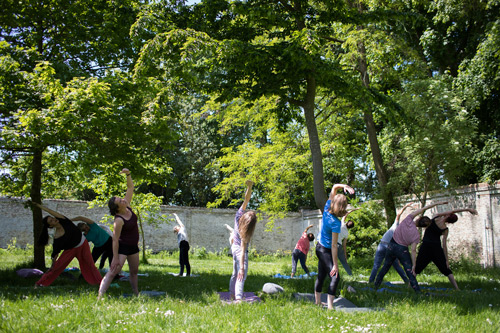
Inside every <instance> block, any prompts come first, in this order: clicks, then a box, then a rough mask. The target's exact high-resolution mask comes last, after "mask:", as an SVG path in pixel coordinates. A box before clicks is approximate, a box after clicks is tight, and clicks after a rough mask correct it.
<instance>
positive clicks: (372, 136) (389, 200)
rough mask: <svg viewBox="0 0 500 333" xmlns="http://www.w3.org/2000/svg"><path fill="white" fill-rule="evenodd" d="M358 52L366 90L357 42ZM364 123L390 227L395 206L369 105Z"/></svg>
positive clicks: (363, 58)
mask: <svg viewBox="0 0 500 333" xmlns="http://www.w3.org/2000/svg"><path fill="white" fill-rule="evenodd" d="M358 51H359V54H360V57H359V59H358V70H359V72H360V74H361V81H362V82H363V85H364V86H365V87H366V88H369V87H370V76H369V74H368V64H367V63H366V49H365V44H364V43H363V42H362V41H360V42H358ZM363 118H364V121H365V125H366V132H367V134H368V139H369V141H370V149H371V151H372V157H373V163H374V164H375V172H376V174H377V179H378V182H379V184H380V189H381V192H382V199H383V201H384V208H385V216H386V219H387V226H388V227H390V226H391V225H392V223H393V222H394V219H395V218H396V204H395V202H394V195H393V193H392V191H391V190H390V189H389V188H388V186H387V183H388V177H387V171H386V170H385V166H384V161H383V160H382V154H381V153H380V146H379V144H378V139H377V130H376V128H375V122H374V121H373V113H372V107H371V105H368V106H367V107H366V108H365V110H364V117H363Z"/></svg>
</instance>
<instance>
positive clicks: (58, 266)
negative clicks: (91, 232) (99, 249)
mask: <svg viewBox="0 0 500 333" xmlns="http://www.w3.org/2000/svg"><path fill="white" fill-rule="evenodd" d="M75 257H76V259H78V262H79V263H80V270H81V271H82V275H83V278H84V279H85V281H87V282H88V283H89V284H93V285H99V284H100V283H101V280H102V277H101V273H99V271H98V270H97V268H96V267H95V264H94V260H93V259H92V254H91V253H90V246H89V243H88V242H87V240H85V241H84V242H83V244H82V245H80V246H79V247H75V248H72V249H69V250H64V251H63V253H62V254H61V256H60V257H59V258H57V260H56V262H55V263H54V266H53V267H52V268H51V269H50V270H48V271H47V272H46V273H45V274H43V275H42V277H41V278H40V280H38V281H37V282H36V285H38V286H44V287H47V286H50V285H51V284H52V282H54V280H55V279H56V278H57V277H58V276H59V275H60V274H61V273H62V272H63V271H64V269H65V268H66V267H68V265H69V263H70V262H71V260H73V258H75Z"/></svg>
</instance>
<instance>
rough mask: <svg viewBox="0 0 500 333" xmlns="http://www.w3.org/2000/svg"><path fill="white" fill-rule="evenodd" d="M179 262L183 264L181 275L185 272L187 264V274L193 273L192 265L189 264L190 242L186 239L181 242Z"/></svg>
mask: <svg viewBox="0 0 500 333" xmlns="http://www.w3.org/2000/svg"><path fill="white" fill-rule="evenodd" d="M179 264H180V265H181V272H180V274H179V275H182V274H184V266H186V275H187V276H189V275H191V265H190V264H189V243H188V242H187V241H185V240H183V241H181V243H180V244H179Z"/></svg>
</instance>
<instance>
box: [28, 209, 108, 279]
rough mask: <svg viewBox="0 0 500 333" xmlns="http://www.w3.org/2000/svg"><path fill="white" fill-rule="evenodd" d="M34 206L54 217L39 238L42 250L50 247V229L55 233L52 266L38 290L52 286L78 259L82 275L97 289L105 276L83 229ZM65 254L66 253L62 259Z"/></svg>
mask: <svg viewBox="0 0 500 333" xmlns="http://www.w3.org/2000/svg"><path fill="white" fill-rule="evenodd" d="M33 204H34V205H35V206H37V207H39V208H40V209H42V210H44V211H46V212H47V213H49V214H51V215H52V216H50V215H49V216H46V217H44V218H43V229H42V233H41V234H40V237H39V238H38V244H39V245H41V246H45V245H47V243H48V240H49V233H48V229H49V228H54V229H55V234H54V243H53V244H52V256H51V257H52V266H51V267H50V269H49V270H48V271H47V272H45V274H43V275H42V277H41V278H40V280H38V281H37V282H36V283H35V288H36V287H38V286H41V287H47V286H50V285H51V284H52V282H54V280H55V279H56V278H57V277H58V276H59V275H60V274H61V273H62V272H63V271H64V269H65V268H66V267H67V266H68V265H69V263H70V262H71V261H72V260H73V259H74V258H77V259H78V262H79V263H80V270H81V271H82V275H83V277H84V279H85V280H86V281H87V282H88V283H89V284H92V285H97V284H99V283H101V274H100V273H99V271H98V270H97V268H96V267H95V265H94V260H93V259H92V254H91V253H90V247H89V243H88V242H87V239H86V238H85V236H84V235H83V234H82V232H81V231H80V229H78V227H77V226H76V225H74V224H73V222H72V221H71V220H70V219H68V218H67V217H65V216H64V215H62V214H59V213H58V212H56V211H53V210H51V209H49V208H47V207H44V206H42V205H40V204H38V203H33ZM61 251H63V252H62V254H61V256H59V253H60V252H61Z"/></svg>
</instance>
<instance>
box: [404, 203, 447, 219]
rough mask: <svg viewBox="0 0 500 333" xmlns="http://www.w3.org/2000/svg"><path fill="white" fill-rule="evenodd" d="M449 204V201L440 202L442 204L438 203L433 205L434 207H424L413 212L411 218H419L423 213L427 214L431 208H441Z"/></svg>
mask: <svg viewBox="0 0 500 333" xmlns="http://www.w3.org/2000/svg"><path fill="white" fill-rule="evenodd" d="M447 203H448V201H440V202H436V203H433V204H432V205H427V206H425V207H422V208H420V209H417V210H415V211H413V212H411V213H410V215H411V216H413V217H415V216H418V215H420V214H422V213H423V212H425V211H426V210H427V209H431V208H434V207H436V206H439V205H446V204H447Z"/></svg>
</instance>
